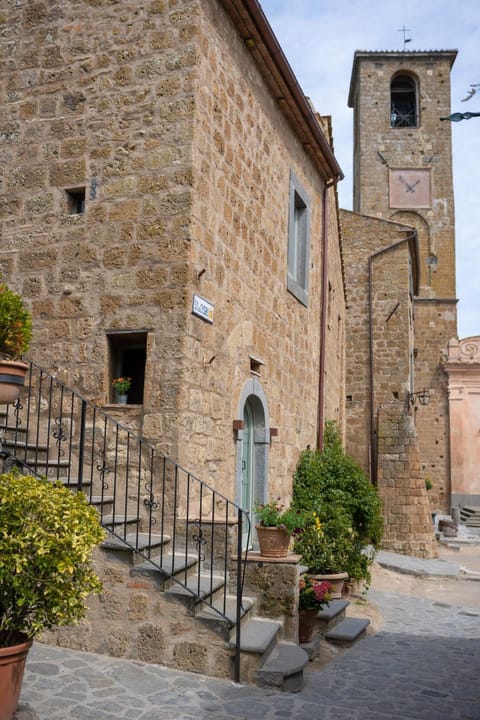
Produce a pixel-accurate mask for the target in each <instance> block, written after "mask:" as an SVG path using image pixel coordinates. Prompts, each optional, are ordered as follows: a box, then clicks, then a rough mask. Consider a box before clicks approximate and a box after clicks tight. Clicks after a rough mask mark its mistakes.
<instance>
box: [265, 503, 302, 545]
mask: <svg viewBox="0 0 480 720" xmlns="http://www.w3.org/2000/svg"><path fill="white" fill-rule="evenodd" d="M254 513H255V520H256V525H255V528H256V531H257V536H258V542H259V545H260V554H261V555H263V556H264V557H274V558H281V557H286V556H287V554H288V547H289V545H290V540H291V536H292V533H294V532H297V531H298V530H299V529H300V528H301V527H302V526H303V522H304V517H303V513H302V512H301V511H299V510H297V509H296V508H293V507H291V506H290V507H286V506H285V505H284V504H283V503H282V502H281V498H278V499H277V500H271V501H270V502H268V503H259V504H257V505H255V508H254Z"/></svg>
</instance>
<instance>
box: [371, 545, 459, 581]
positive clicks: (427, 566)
mask: <svg viewBox="0 0 480 720" xmlns="http://www.w3.org/2000/svg"><path fill="white" fill-rule="evenodd" d="M375 560H376V561H377V562H378V564H379V565H381V566H382V567H384V568H386V569H387V570H395V571H396V572H399V573H406V574H408V575H418V576H419V577H444V578H459V577H460V573H461V570H460V565H459V564H458V563H455V562H451V561H449V560H437V559H427V558H417V557H411V556H410V555H400V554H399V553H393V552H388V551H387V550H380V551H379V552H378V553H377V554H376V555H375Z"/></svg>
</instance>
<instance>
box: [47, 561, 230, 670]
mask: <svg viewBox="0 0 480 720" xmlns="http://www.w3.org/2000/svg"><path fill="white" fill-rule="evenodd" d="M95 570H96V572H98V574H99V576H100V578H101V580H102V582H103V591H102V593H101V594H100V595H98V596H91V597H90V598H89V601H88V606H89V610H88V613H87V616H86V618H85V619H83V620H81V621H80V623H79V624H78V625H76V626H69V627H64V628H56V629H55V630H50V631H48V632H46V633H44V634H43V635H42V638H41V639H42V641H45V642H47V643H50V644H55V645H59V646H61V647H68V648H76V649H79V650H86V651H89V652H97V653H101V654H104V655H111V656H112V657H120V658H130V659H134V660H142V661H143V662H149V663H158V664H160V665H165V666H167V667H174V668H178V669H180V670H186V671H189V672H197V673H202V674H205V675H210V676H212V677H220V678H232V672H233V660H232V654H231V651H229V650H228V648H227V644H226V637H225V636H222V635H221V634H219V633H217V632H215V631H214V630H213V629H211V628H210V627H208V626H207V625H205V624H204V623H202V622H201V621H200V620H197V619H195V618H194V617H193V616H192V613H191V611H190V610H189V609H188V607H187V606H184V605H182V603H181V602H178V601H174V600H169V599H168V596H167V595H165V593H163V592H162V589H163V585H162V583H161V582H160V580H159V576H158V574H155V572H153V571H150V572H143V571H141V570H138V569H136V568H132V567H130V565H129V564H128V563H127V562H122V561H119V560H118V559H116V558H114V557H112V556H111V555H109V553H108V552H105V551H103V550H98V551H96V556H95Z"/></svg>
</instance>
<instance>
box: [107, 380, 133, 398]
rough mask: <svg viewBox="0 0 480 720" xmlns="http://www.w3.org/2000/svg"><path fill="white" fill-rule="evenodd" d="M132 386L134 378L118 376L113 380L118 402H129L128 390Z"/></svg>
mask: <svg viewBox="0 0 480 720" xmlns="http://www.w3.org/2000/svg"><path fill="white" fill-rule="evenodd" d="M131 386H132V378H129V377H118V378H114V379H113V380H112V387H113V390H114V392H115V400H116V402H118V403H123V404H125V403H126V402H127V397H128V391H129V390H130V388H131Z"/></svg>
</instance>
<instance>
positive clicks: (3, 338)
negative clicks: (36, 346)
mask: <svg viewBox="0 0 480 720" xmlns="http://www.w3.org/2000/svg"><path fill="white" fill-rule="evenodd" d="M31 337H32V318H31V315H30V312H29V311H28V310H27V309H26V308H25V307H24V305H23V300H22V298H21V297H20V295H17V293H14V292H13V291H12V290H10V289H9V288H8V287H7V285H5V283H0V354H2V355H4V356H7V357H11V358H17V357H20V356H21V355H23V354H24V353H26V352H27V350H28V348H29V346H30V339H31Z"/></svg>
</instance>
